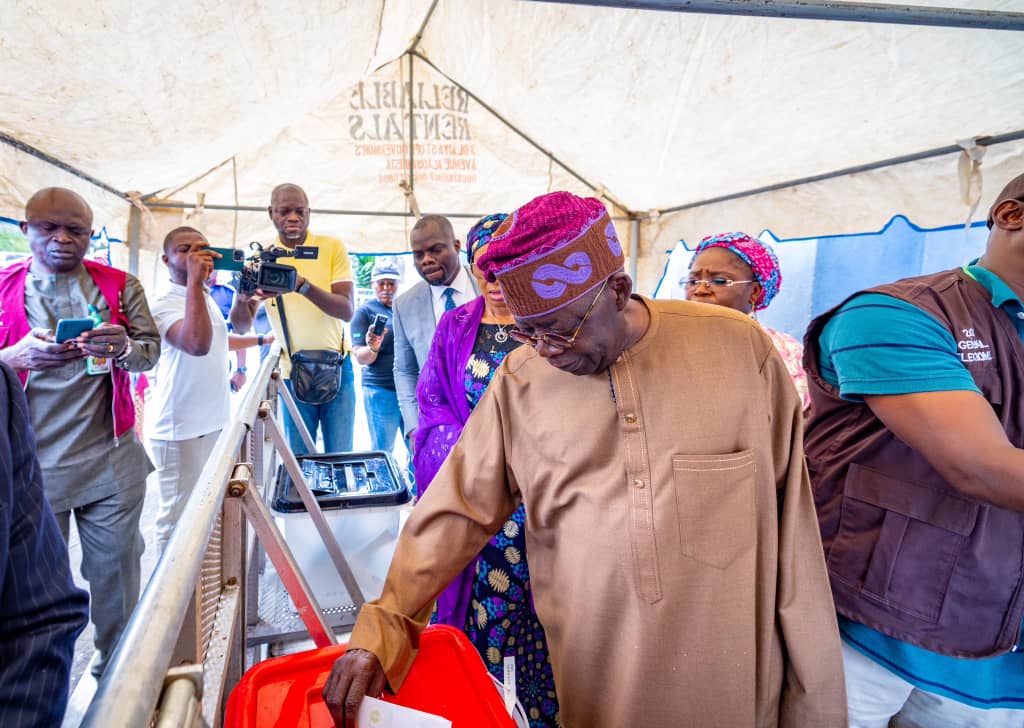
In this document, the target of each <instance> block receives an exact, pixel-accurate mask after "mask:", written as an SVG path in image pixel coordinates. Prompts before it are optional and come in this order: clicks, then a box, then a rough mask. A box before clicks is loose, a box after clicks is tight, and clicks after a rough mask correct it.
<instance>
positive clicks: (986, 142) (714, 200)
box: [658, 129, 1024, 215]
mask: <svg viewBox="0 0 1024 728" xmlns="http://www.w3.org/2000/svg"><path fill="white" fill-rule="evenodd" d="M1020 139H1024V129H1021V130H1019V131H1011V132H1008V133H1006V134H996V135H994V136H988V137H978V145H979V146H983V147H990V146H994V145H996V144H1004V143H1005V142H1013V141H1018V140H1020ZM961 151H962V148H961V147H960V146H959V145H957V144H950V145H949V146H945V147H936V148H935V149H927V150H925V151H923V152H915V153H914V154H905V155H903V156H902V157H890V158H889V159H882V160H880V161H877V162H869V163H868V164H859V165H857V166H856V167H846V168H845V169H837V170H835V171H833V172H825V173H824V174H816V175H812V176H811V177H800V178H799V179H791V180H787V181H786V182H778V183H776V184H772V185H765V186H764V187H757V188H755V189H752V190H743V191H742V192H733V193H732V194H728V195H721V196H719V197H709V198H707V199H706V200H698V201H697V202H687V203H686V204H683V205H675V206H674V207H666V208H664V209H661V210H658V212H659V213H660V214H662V215H667V214H669V213H672V212H681V211H683V210H692V209H693V208H695V207H704V206H705V205H715V204H718V203H719V202H728V201H729V200H739V199H741V198H743V197H753V196H754V195H760V194H763V193H765V192H775V191H776V190H784V189H786V188H788V187H799V186H800V185H806V184H810V183H812V182H822V181H824V180H829V179H834V178H836V177H845V176H847V175H851V174H859V173H861V172H870V171H872V170H875V169H882V168H883V167H892V166H895V165H897V164H906V163H907V162H917V161H920V160H922V159H930V158H931V157H941V156H943V155H946V154H957V153H959V152H961Z"/></svg>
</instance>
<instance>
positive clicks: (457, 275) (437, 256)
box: [394, 215, 480, 449]
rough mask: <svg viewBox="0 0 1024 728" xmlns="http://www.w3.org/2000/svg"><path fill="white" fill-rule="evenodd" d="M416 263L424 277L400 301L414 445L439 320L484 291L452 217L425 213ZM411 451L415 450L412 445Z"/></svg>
mask: <svg viewBox="0 0 1024 728" xmlns="http://www.w3.org/2000/svg"><path fill="white" fill-rule="evenodd" d="M409 246H410V247H411V248H412V262H413V265H415V266H416V272H417V273H419V274H420V277H421V278H423V281H422V282H420V283H417V284H416V285H415V286H413V287H412V288H410V289H409V290H408V291H406V292H405V293H403V294H402V295H401V296H399V297H398V299H397V300H396V301H395V310H394V324H395V389H396V390H397V392H398V403H399V405H400V406H401V408H402V420H403V422H404V423H405V430H404V431H405V436H406V438H407V439H408V441H409V443H410V444H411V443H412V442H413V441H414V438H413V435H414V433H415V431H416V425H417V423H418V421H419V411H420V410H419V405H418V404H417V403H416V383H417V382H418V381H419V376H420V370H421V369H423V365H424V364H425V363H426V361H427V355H428V354H429V353H430V342H431V341H433V339H434V331H435V330H436V329H437V322H438V321H440V320H441V316H443V315H444V312H445V311H451V310H452V309H453V308H456V307H458V306H461V305H462V304H464V303H467V302H468V301H471V300H473V299H474V298H476V297H477V296H479V295H480V291H478V290H477V287H476V281H474V280H473V276H472V275H470V273H469V270H468V269H467V268H466V267H465V266H463V265H462V264H461V263H459V241H458V240H456V239H455V231H454V230H453V229H452V224H451V222H449V221H448V218H446V217H442V216H441V215H424V216H423V217H421V218H420V219H419V220H417V221H416V224H415V225H413V227H412V232H411V233H410V234H409ZM410 449H411V448H410Z"/></svg>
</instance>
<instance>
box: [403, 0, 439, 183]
mask: <svg viewBox="0 0 1024 728" xmlns="http://www.w3.org/2000/svg"><path fill="white" fill-rule="evenodd" d="M431 10H433V8H431ZM424 22H426V21H424ZM405 55H406V56H407V57H408V58H409V86H408V88H409V193H410V194H412V193H414V192H415V191H416V164H415V162H416V157H415V154H414V153H413V149H414V147H415V146H416V126H415V124H414V122H413V119H415V118H416V115H415V114H414V113H412V80H413V79H412V64H413V56H412V53H406V54H405ZM398 67H399V68H401V67H402V66H401V64H399V66H398Z"/></svg>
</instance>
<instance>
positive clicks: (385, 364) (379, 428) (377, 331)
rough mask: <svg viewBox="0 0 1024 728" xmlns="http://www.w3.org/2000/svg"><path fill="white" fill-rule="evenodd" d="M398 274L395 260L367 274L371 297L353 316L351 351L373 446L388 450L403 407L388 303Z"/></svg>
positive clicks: (395, 287) (392, 298)
mask: <svg viewBox="0 0 1024 728" xmlns="http://www.w3.org/2000/svg"><path fill="white" fill-rule="evenodd" d="M400 278H401V274H400V273H399V272H398V266H396V265H395V264H394V263H390V262H388V263H378V264H377V265H376V266H375V267H374V269H373V274H372V276H371V277H370V284H371V285H372V286H373V295H374V300H372V301H368V302H367V303H365V304H363V305H362V306H360V307H359V310H358V311H356V315H355V316H354V317H353V318H352V343H353V344H354V345H355V348H353V349H352V353H353V354H354V355H355V357H356V361H357V362H359V363H360V364H362V365H363V367H365V368H364V369H363V409H365V410H366V421H367V422H368V423H369V425H370V439H371V441H372V443H373V449H374V450H383V451H384V452H391V449H392V448H393V447H394V446H395V433H396V432H398V431H399V430H402V431H403V432H404V431H405V430H404V428H402V410H401V409H399V407H398V394H397V393H396V392H395V372H394V361H395V337H394V334H393V333H392V332H391V304H392V303H393V302H394V300H395V291H396V290H397V289H398V281H399V279H400Z"/></svg>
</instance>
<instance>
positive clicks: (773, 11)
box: [534, 0, 1024, 31]
mask: <svg viewBox="0 0 1024 728" xmlns="http://www.w3.org/2000/svg"><path fill="white" fill-rule="evenodd" d="M534 2H557V3H561V4H568V5H596V6H600V7H606V8H624V9H629V10H669V11H674V12H677V13H700V14H703V15H752V16H756V17H763V18H790V19H797V20H839V21H844V22H851V23H888V24H895V25H925V26H932V27H939V28H970V29H973V30H1016V31H1021V30H1024V13H1008V12H1001V11H995V10H970V9H965V8H951V7H925V6H921V5H893V4H883V3H859V2H834V1H833V0H534Z"/></svg>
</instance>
